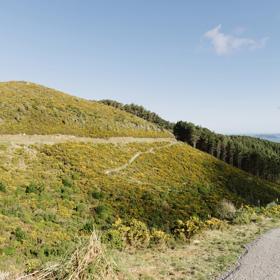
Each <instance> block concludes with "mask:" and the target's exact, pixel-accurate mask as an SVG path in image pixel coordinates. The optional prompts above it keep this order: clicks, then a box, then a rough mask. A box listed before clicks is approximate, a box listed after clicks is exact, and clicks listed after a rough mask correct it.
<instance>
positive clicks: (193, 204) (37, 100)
mask: <svg viewBox="0 0 280 280" xmlns="http://www.w3.org/2000/svg"><path fill="white" fill-rule="evenodd" d="M0 93H1V94H0V104H1V105H0V106H1V110H0V134H20V133H23V134H24V133H25V134H44V135H49V134H65V135H76V136H88V137H110V136H133V137H157V138H163V137H170V135H171V134H170V132H169V131H168V130H171V129H172V128H173V124H172V123H169V122H167V121H164V120H163V119H161V118H160V117H159V116H158V115H156V114H154V113H152V112H149V111H147V110H146V109H144V108H143V107H141V106H137V105H134V104H131V105H123V104H120V103H117V102H115V101H108V100H105V101H101V102H92V101H86V100H83V99H80V98H76V97H72V96H69V95H66V94H63V93H61V92H58V91H55V90H52V89H48V88H45V87H42V86H39V85H36V84H31V83H25V82H9V83H0ZM102 103H105V104H107V105H110V106H107V105H105V104H102ZM112 107H116V108H112ZM135 115H136V116H135ZM139 117H140V118H139ZM174 134H175V136H176V137H177V138H178V139H179V140H182V141H184V142H187V143H188V144H190V145H187V144H185V143H182V142H175V141H174V142H170V141H169V142H164V139H160V142H149V143H148V142H143V143H140V142H139V143H137V142H135V143H126V144H125V143H122V144H120V143H119V144H117V143H114V144H108V143H106V144H101V143H100V144H93V143H79V142H66V143H60V144H54V145H42V144H40V145H39V144H37V145H28V144H24V145H19V144H15V143H9V140H7V141H6V142H7V143H4V144H1V145H0V170H1V172H0V271H1V270H8V271H15V272H17V271H18V272H20V273H22V272H23V271H24V272H26V273H32V272H34V270H36V269H38V271H37V272H36V273H37V274H38V275H44V274H45V273H48V277H49V278H45V279H54V278H56V279H67V277H68V276H69V275H70V274H71V275H74V276H75V277H80V279H90V278H89V276H88V275H92V274H93V273H94V274H95V275H98V277H100V279H104V278H102V277H103V276H104V273H105V274H106V273H109V274H110V275H115V273H117V274H119V275H120V277H121V278H122V279H123V278H124V279H126V277H127V276H128V275H129V276H130V272H129V271H128V270H129V269H128V270H127V267H125V265H124V264H123V263H122V260H123V259H127V260H128V261H127V264H129V265H131V268H133V267H134V265H136V266H137V265H138V264H139V262H138V261H139V259H134V260H132V259H133V258H137V257H139V256H140V258H142V257H143V256H144V258H145V260H147V261H151V262H152V263H155V259H154V257H155V255H154V250H158V251H160V252H162V253H161V254H160V257H162V258H163V259H162V263H167V266H166V267H165V268H162V264H160V265H159V267H160V269H162V271H160V269H159V270H158V271H157V272H155V271H152V273H147V271H144V272H143V271H142V270H141V269H140V270H139V271H137V270H134V271H135V275H134V276H135V277H139V278H140V279H167V278H168V276H167V274H166V273H167V272H166V269H170V272H168V273H174V275H173V276H174V277H173V276H172V277H173V278H174V279H182V278H184V279H210V278H209V277H210V276H211V277H212V276H213V275H216V274H217V271H222V270H223V269H225V268H226V267H227V265H228V263H231V262H233V261H234V260H235V258H236V256H237V254H239V253H240V252H241V249H240V248H241V246H240V245H241V244H243V243H244V242H245V241H247V240H249V239H250V238H252V237H254V236H255V235H256V232H255V228H256V225H259V226H263V227H264V228H266V227H267V226H269V227H270V226H272V224H273V222H272V220H271V219H279V218H280V207H279V206H278V198H279V197H280V186H279V185H278V183H277V182H278V181H279V171H280V169H279V166H280V164H279V152H280V149H279V147H280V146H279V145H278V144H273V143H269V142H267V141H262V140H258V139H254V138H250V137H237V136H222V135H218V134H215V133H213V132H211V131H209V130H207V129H204V128H200V127H197V126H195V125H193V124H189V123H183V122H179V123H177V124H176V125H175V126H174ZM19 137H21V136H20V135H19ZM7 139H9V138H7ZM69 139H70V138H69ZM22 143H25V142H22ZM191 146H193V147H191ZM195 148H198V149H200V150H202V151H199V150H198V149H195ZM204 151H205V152H207V153H208V154H207V153H204ZM209 154H210V155H209ZM215 157H216V158H215ZM220 159H221V160H220ZM227 163H229V164H227ZM236 167H239V169H238V168H236ZM242 169H243V170H245V171H248V172H250V173H251V174H252V175H250V174H248V173H247V172H245V171H243V170H242ZM254 175H257V176H254ZM261 178H264V179H269V180H263V179H261ZM272 201H275V202H272ZM271 202H272V203H271ZM268 203H270V204H269V207H266V208H263V207H261V206H264V205H267V204H268ZM244 205H247V206H244ZM253 206H254V207H256V206H257V208H254V207H253ZM252 224H253V225H254V226H252ZM229 228H230V230H231V231H232V232H231V231H230V230H229ZM241 228H242V229H247V230H248V232H246V234H245V233H244V232H243V231H241ZM252 228H253V229H254V230H251V229H252ZM96 230H97V231H98V232H101V233H102V236H101V240H102V242H103V244H106V246H107V248H108V249H109V250H111V251H110V252H111V253H112V252H113V253H114V254H115V255H116V256H118V265H119V268H118V269H117V270H115V269H114V268H113V266H111V264H110V263H109V262H108V260H107V259H106V257H105V255H104V253H103V245H101V243H100V240H99V238H98V237H97V236H96V235H95V234H94V233H95V231H96ZM239 231H240V232H241V233H240V236H238V234H239ZM209 232H210V233H209ZM214 233H216V235H217V234H218V238H216V237H215V236H214ZM223 233H225V236H226V238H225V239H224V240H222V238H223V235H222V234H223ZM232 233H235V234H237V236H233V235H232ZM242 234H243V237H242V236H241V235H242ZM244 235H245V237H244ZM200 236H203V238H204V237H205V236H206V237H207V238H204V239H203V238H201V239H199V238H200ZM194 238H198V239H199V240H200V241H199V242H200V243H199V244H201V247H200V245H198V250H197V252H198V253H199V254H201V253H202V252H203V251H202V250H206V251H207V252H204V257H203V258H202V260H199V262H200V265H202V266H204V265H205V262H206V261H207V260H209V261H210V263H211V269H210V270H205V271H201V272H200V274H198V273H197V270H196V269H195V261H197V258H198V256H199V255H197V253H195V254H193V255H194V256H195V258H196V259H195V258H192V257H191V258H190V259H189V256H187V255H186V252H185V251H184V250H185V249H186V248H189V247H186V246H189V245H186V243H190V244H194V243H192V242H193V240H194ZM215 238H216V239H215ZM186 241H187V242H186ZM230 242H233V243H234V244H232V243H230ZM85 244H87V245H85ZM218 244H223V246H225V248H228V249H232V254H230V255H226V253H225V252H223V251H222V250H221V249H220V247H219V245H218ZM79 246H82V247H79ZM192 246H193V245H192ZM207 246H208V247H207ZM215 246H216V247H218V248H216V247H215ZM78 247H79V248H81V249H77V248H78ZM209 248H211V250H213V252H214V253H213V252H211V253H213V254H212V255H211V256H210V255H209V254H210V253H209V252H208V249H209ZM195 249H197V248H196V247H195ZM77 250H78V251H77ZM172 250H173V251H172ZM183 251H184V253H182V252H183ZM128 252H130V253H131V252H134V254H133V257H132V254H130V255H129V256H128ZM164 252H165V253H164ZM172 252H173V253H174V255H172V254H173V253H172ZM72 253H73V254H72ZM181 253H182V255H180V254H181ZM71 254H72V255H71ZM92 254H93V255H94V254H96V255H94V258H93V257H92V256H93V255H92ZM147 254H148V255H147ZM168 254H170V255H171V256H172V258H173V257H174V258H175V259H177V257H178V256H179V261H178V262H177V261H174V262H170V260H167V259H166V258H167V257H169V256H168ZM188 254H190V253H188ZM71 256H72V257H71ZM73 256H74V257H73ZM75 256H76V257H75ZM77 257H79V258H84V260H85V262H84V266H83V267H82V268H81V267H80V266H79V261H76V262H75V260H77ZM182 257H183V258H184V260H183V261H182ZM186 259H187V260H188V261H186ZM50 262H51V263H55V264H57V265H54V266H51V268H44V267H46V266H47V265H48V263H50ZM100 264H102V265H101V266H100ZM144 264H145V261H144V262H143V265H144ZM144 267H149V266H148V265H146V264H145V265H144ZM155 267H157V266H155ZM107 268H108V269H107ZM103 269H104V271H103ZM144 270H145V269H144ZM138 272H139V273H138ZM158 273H160V275H159V274H158ZM141 275H142V276H141ZM134 276H131V279H137V278H133V277H134ZM185 276H186V277H185ZM192 276H193V277H196V278H188V277H192ZM40 277H41V276H40ZM141 277H142V278H141ZM145 277H146V278H145ZM176 277H177V278H176ZM203 277H204V278H203ZM205 277H206V278H205Z"/></svg>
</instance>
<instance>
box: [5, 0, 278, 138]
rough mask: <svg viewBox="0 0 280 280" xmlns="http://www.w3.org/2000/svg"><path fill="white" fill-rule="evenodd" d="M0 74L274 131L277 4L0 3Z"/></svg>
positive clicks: (168, 113)
mask: <svg viewBox="0 0 280 280" xmlns="http://www.w3.org/2000/svg"><path fill="white" fill-rule="evenodd" d="M0 4H1V9H0V39H1V41H0V42H1V43H0V77H1V80H2V81H7V80H28V81H33V82H36V83H40V84H44V85H46V86H49V87H53V88H57V89H60V90H63V91H65V92H68V93H71V94H74V95H78V96H81V97H84V98H88V99H107V98H110V99H115V100H118V101H121V102H125V103H131V102H134V103H137V104H141V105H144V106H145V107H147V108H148V109H150V110H152V111H155V112H157V113H158V114H160V115H161V116H162V117H164V118H166V119H169V120H171V121H176V120H181V119H183V120H187V121H192V122H194V123H196V124H200V125H202V126H206V127H208V128H210V129H212V130H215V131H217V132H224V133H275V132H280V125H279V117H280V55H279V52H280V28H279V26H280V2H279V1H277V0H268V1H262V0H234V1H224V0H219V1H217V0H212V1H207V0H204V1H202V0H189V1H187V0H181V1H180V0H174V1H170V0H141V1H140V0H137V1H136V0H118V1H116V0H111V1H107V0H102V1H94V0H88V1H86V0H80V1H78V0H75V1H73V0H56V1H55V0H45V1H43V0H42V1H37V0H17V1H15V0H9V1H8V0H6V1H3V0H0Z"/></svg>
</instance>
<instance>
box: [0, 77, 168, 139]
mask: <svg viewBox="0 0 280 280" xmlns="http://www.w3.org/2000/svg"><path fill="white" fill-rule="evenodd" d="M18 133H26V134H71V135H77V136H90V137H107V136H137V137H166V136H170V134H169V133H168V132H166V131H164V130H163V129H160V128H158V126H157V125H155V124H152V123H150V122H147V121H145V120H143V119H141V118H138V117H136V116H133V115H131V114H128V113H126V112H124V111H123V110H119V109H116V108H113V107H108V106H106V105H103V104H101V103H100V102H92V101H88V100H85V99H81V98H77V97H74V96H71V95H68V94H64V93H62V92H59V91H56V90H53V89H50V88H46V87H44V86H40V85H37V84H33V83H27V82H5V83H0V134H18Z"/></svg>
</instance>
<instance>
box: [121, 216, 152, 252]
mask: <svg viewBox="0 0 280 280" xmlns="http://www.w3.org/2000/svg"><path fill="white" fill-rule="evenodd" d="M128 226H129V230H128V231H127V236H126V238H127V242H128V244H129V245H130V246H132V247H134V248H145V247H147V246H148V245H149V242H150V233H149V230H148V227H147V225H146V224H145V223H143V222H141V221H138V220H136V219H132V220H131V221H130V223H129V224H128Z"/></svg>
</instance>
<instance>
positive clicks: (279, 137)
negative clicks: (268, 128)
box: [254, 133, 280, 143]
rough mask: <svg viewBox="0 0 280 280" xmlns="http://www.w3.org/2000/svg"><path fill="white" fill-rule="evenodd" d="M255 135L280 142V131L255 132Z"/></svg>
mask: <svg viewBox="0 0 280 280" xmlns="http://www.w3.org/2000/svg"><path fill="white" fill-rule="evenodd" d="M254 137H258V138H261V139H264V140H268V141H272V142H277V143H280V133H279V134H255V135H254Z"/></svg>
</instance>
